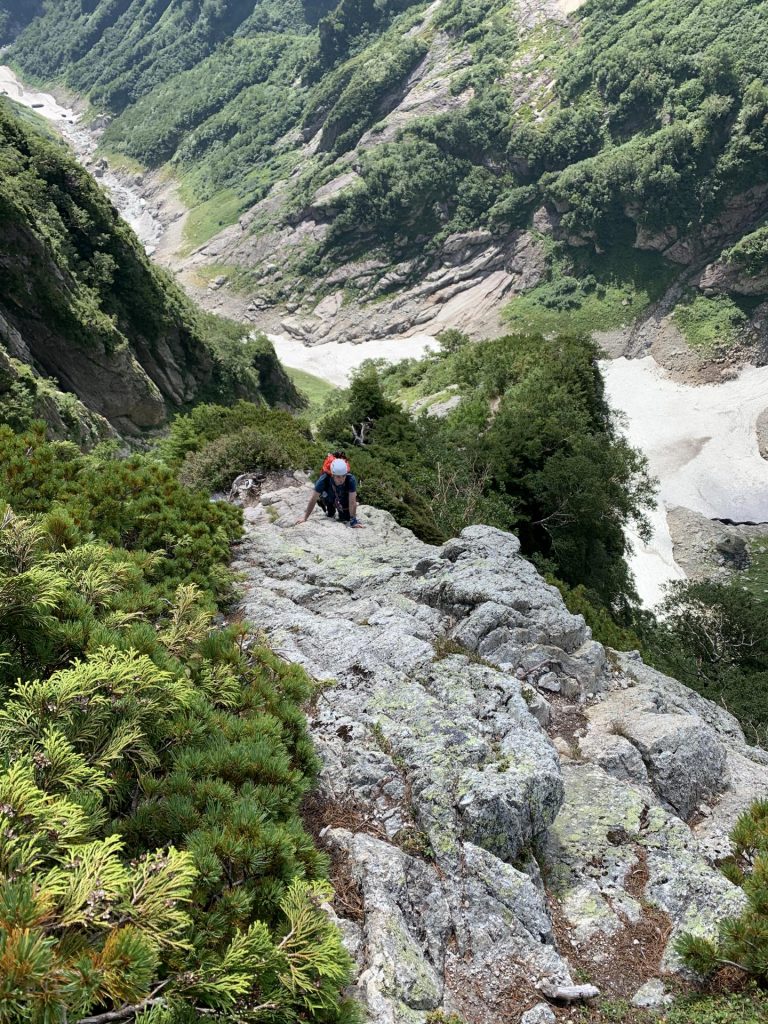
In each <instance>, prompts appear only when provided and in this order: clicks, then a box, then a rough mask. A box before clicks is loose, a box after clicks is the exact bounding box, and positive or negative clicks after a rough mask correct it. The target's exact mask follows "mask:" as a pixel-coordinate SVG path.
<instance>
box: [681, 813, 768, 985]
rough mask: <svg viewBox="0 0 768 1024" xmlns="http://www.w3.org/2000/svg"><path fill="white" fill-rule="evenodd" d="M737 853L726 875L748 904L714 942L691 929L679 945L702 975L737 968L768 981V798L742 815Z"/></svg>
mask: <svg viewBox="0 0 768 1024" xmlns="http://www.w3.org/2000/svg"><path fill="white" fill-rule="evenodd" d="M731 840H732V842H733V847H734V855H733V857H732V858H731V859H730V860H729V861H728V862H727V863H726V865H725V873H726V875H727V876H728V877H729V878H730V879H731V881H733V882H735V883H736V884H740V885H741V886H742V888H743V889H744V894H745V896H746V898H747V905H746V907H745V909H744V911H743V912H742V914H741V915H740V916H739V917H736V918H729V919H726V920H724V921H723V922H722V923H721V925H720V932H719V935H718V938H717V939H716V940H715V941H711V940H709V939H705V938H703V937H701V936H696V935H692V934H690V933H687V934H685V935H682V936H681V937H680V939H679V940H678V943H677V951H678V953H679V954H680V956H681V957H682V959H683V961H684V962H685V963H686V964H687V965H688V966H689V967H691V968H692V969H693V970H695V971H696V972H698V973H699V974H702V975H705V976H706V975H710V974H712V973H714V972H715V971H717V970H719V969H720V968H723V967H729V968H733V967H735V968H737V969H738V970H740V971H743V972H744V973H745V974H747V975H750V976H752V977H754V978H756V979H757V980H758V981H759V982H761V983H764V982H765V981H767V980H768V800H758V801H756V802H755V803H753V804H752V806H751V807H750V809H749V810H748V811H746V812H745V813H744V814H742V815H741V816H740V818H739V819H738V821H737V822H736V825H735V826H734V828H733V831H732V833H731Z"/></svg>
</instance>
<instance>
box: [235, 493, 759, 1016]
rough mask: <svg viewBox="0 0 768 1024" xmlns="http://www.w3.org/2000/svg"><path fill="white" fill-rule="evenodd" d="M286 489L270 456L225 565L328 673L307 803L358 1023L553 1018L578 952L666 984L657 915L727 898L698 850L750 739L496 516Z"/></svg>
mask: <svg viewBox="0 0 768 1024" xmlns="http://www.w3.org/2000/svg"><path fill="white" fill-rule="evenodd" d="M308 495H309V490H308V483H307V481H306V479H305V478H299V477H296V478H285V479H284V480H281V481H278V482H277V483H274V482H273V484H272V485H271V487H270V488H269V489H268V490H267V491H266V492H264V493H262V495H261V497H260V499H256V503H255V504H252V505H251V506H250V507H247V508H246V510H245V520H246V536H245V539H244V540H243V542H242V544H241V546H240V549H239V554H238V557H237V560H236V568H237V569H238V570H240V571H241V572H242V573H243V574H244V580H245V584H244V586H245V593H244V601H243V609H244V612H245V615H246V617H247V619H248V620H249V621H250V622H251V623H252V624H253V625H254V626H255V627H257V628H258V629H260V630H262V631H263V632H264V633H265V634H266V636H267V638H268V640H269V642H270V643H271V645H272V646H273V647H274V649H275V650H276V651H277V652H278V653H279V654H281V655H282V656H283V657H285V658H287V659H288V660H289V661H293V662H297V663H299V664H301V665H303V666H304V667H305V668H306V669H307V671H308V672H309V673H310V674H311V675H312V676H314V677H315V678H316V679H318V680H321V681H323V682H324V683H325V684H326V685H325V686H323V687H322V689H321V690H320V691H319V693H318V697H317V699H316V702H315V706H314V707H313V709H312V712H311V727H312V734H313V736H314V740H315V743H316V745H317V749H318V751H319V753H320V756H321V758H322V763H323V771H322V777H321V785H320V790H319V793H318V794H317V796H316V798H315V801H314V804H313V806H312V808H311V817H312V819H313V821H314V824H315V826H316V830H317V832H318V835H319V838H320V841H321V843H323V844H324V845H325V846H326V848H327V849H328V850H329V852H330V853H331V855H332V859H333V864H334V877H335V881H336V883H337V889H338V892H339V896H338V897H337V900H336V904H335V907H334V912H335V913H336V914H337V916H338V919H339V923H340V926H341V927H342V929H343V931H344V934H345V936H346V938H347V941H348V945H349V948H350V950H351V951H352V953H353V955H354V956H355V958H356V960H357V963H358V965H359V973H358V977H357V981H356V993H357V995H358V997H359V998H360V999H361V1000H362V1001H363V1002H364V1003H365V1005H366V1006H367V1007H368V1010H369V1013H370V1017H371V1019H372V1020H375V1021H376V1022H378V1024H401V1022H403V1024H404V1022H409V1024H410V1022H424V1021H425V1019H426V1015H427V1013H428V1012H429V1011H432V1010H435V1009H442V1010H443V1011H444V1012H446V1013H457V1014H459V1015H460V1016H461V1018H462V1020H465V1021H467V1022H468V1024H485V1022H487V1024H491V1022H494V1024H499V1022H507V1021H508V1022H514V1024H517V1022H518V1021H520V1020H525V1024H528V1021H530V1020H534V1019H541V1020H547V1019H552V1018H551V1017H548V1016H547V1010H546V1008H545V1007H543V1006H539V1004H540V1003H541V1001H542V996H541V994H540V990H539V988H537V986H542V985H543V986H544V987H546V984H547V982H548V981H549V982H554V983H563V984H568V983H571V982H572V981H573V979H574V977H578V978H580V979H582V978H583V977H584V975H585V974H586V976H587V977H588V978H589V980H590V981H593V982H595V983H597V984H598V985H599V986H600V987H601V989H602V990H603V992H604V993H605V994H607V995H611V996H622V997H634V998H636V1000H637V1002H638V1004H641V1003H646V1004H647V1003H649V1002H650V1003H654V1002H656V1003H658V1002H659V1001H661V1000H663V999H664V998H665V996H664V990H663V982H664V978H665V976H666V975H668V974H670V973H673V972H676V971H677V970H678V968H679V965H678V963H677V961H676V959H675V955H674V952H673V942H674V939H675V937H676V936H677V935H678V934H679V932H680V931H681V930H690V929H693V930H695V931H698V932H700V933H702V934H712V933H713V932H714V931H715V930H716V927H717V923H718V922H719V921H720V920H721V919H722V918H723V917H724V916H727V915H728V914H733V913H736V912H738V910H739V908H740V906H741V905H742V901H743V896H742V893H741V891H740V890H739V889H737V888H736V887H734V886H732V885H731V884H730V883H729V882H728V881H727V880H726V879H725V877H724V876H723V875H722V874H721V873H720V872H719V871H718V870H717V868H716V866H715V862H716V859H717V858H718V857H720V856H722V855H723V854H724V852H725V851H726V848H727V842H728V840H727V833H728V830H729V828H730V827H731V825H732V823H733V821H734V819H735V817H736V815H737V814H738V813H739V812H740V811H741V810H742V809H743V808H744V807H746V806H747V804H748V803H749V802H750V800H751V799H753V798H754V797H755V796H757V795H760V794H764V793H765V791H766V784H768V754H766V753H765V752H764V751H762V750H756V749H753V748H750V747H748V746H747V745H746V743H745V741H744V737H743V734H742V732H741V729H740V728H739V725H738V723H737V722H736V721H735V719H734V718H732V716H730V715H729V714H727V712H725V711H724V710H722V709H721V708H719V707H717V706H715V705H713V704H711V703H710V702H708V701H706V700H704V699H702V698H701V697H699V696H697V695H696V694H695V693H693V692H692V691H690V690H688V689H686V688H685V687H683V686H681V685H680V684H679V683H677V682H675V681H674V680H672V679H668V678H666V677H664V676H662V675H660V674H659V673H657V672H654V671H653V670H651V669H649V668H648V667H647V666H645V665H644V664H643V663H642V662H641V661H640V660H639V659H638V658H637V657H636V656H633V655H631V654H629V655H617V654H616V653H615V652H610V651H606V650H604V649H603V647H602V646H601V645H600V644H597V643H596V642H594V641H593V640H592V639H591V636H590V631H589V629H588V628H587V627H586V625H585V623H584V621H583V619H582V618H581V616H573V615H571V614H570V613H569V612H568V611H567V610H566V609H565V607H564V605H563V603H562V600H561V598H560V595H559V593H558V592H557V591H556V590H555V589H554V588H553V587H550V586H549V585H547V584H546V583H545V582H544V581H543V580H542V579H541V577H540V576H539V575H538V573H537V572H536V570H535V569H534V568H533V566H532V565H531V564H530V563H529V562H527V561H526V560H525V559H524V558H522V557H521V556H520V554H519V545H518V542H517V540H516V538H515V537H513V536H512V535H510V534H506V533H503V532H502V531H499V530H496V529H492V528H490V527H485V526H473V527H469V528H467V529H465V530H464V531H463V532H462V534H461V536H460V537H459V538H456V539H454V540H452V541H449V542H448V543H447V544H445V545H444V546H442V547H440V548H436V547H431V546H429V545H426V544H423V543H422V542H420V541H419V540H417V539H416V538H415V537H414V536H413V535H412V534H411V533H410V532H408V531H407V530H404V529H402V528H401V527H399V526H397V524H396V523H395V522H394V520H393V519H392V517H391V516H390V515H389V514H388V513H385V512H381V511H379V510H376V509H369V508H364V509H363V510H362V515H363V517H364V518H363V521H364V522H365V524H366V529H365V530H350V529H348V528H346V527H343V526H342V525H341V524H339V523H336V522H334V521H330V520H328V519H327V518H325V517H324V516H322V515H321V514H320V513H319V512H316V513H315V515H314V516H313V517H312V519H311V520H310V521H309V522H308V523H305V524H303V525H300V526H294V525H293V524H294V523H295V521H296V519H297V518H298V517H299V516H300V515H301V513H302V511H303V508H304V506H305V504H306V501H307V498H308ZM659 979H661V980H659ZM536 1006H538V1009H536V1011H535V1013H534V1014H533V1015H529V1016H528V1017H526V1018H524V1017H523V1015H524V1014H526V1013H528V1011H530V1010H531V1009H532V1008H534V1007H536Z"/></svg>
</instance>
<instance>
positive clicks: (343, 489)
mask: <svg viewBox="0 0 768 1024" xmlns="http://www.w3.org/2000/svg"><path fill="white" fill-rule="evenodd" d="M323 468H325V467H323ZM329 468H330V472H329V473H326V472H324V473H323V474H322V475H321V476H320V479H319V480H318V481H317V483H316V484H315V489H314V491H313V492H312V497H311V498H310V499H309V504H308V505H307V508H306V511H305V513H304V515H303V516H302V517H301V519H297V520H296V525H297V526H299V525H300V524H301V523H306V521H307V520H308V519H309V517H310V516H311V515H312V511H313V509H314V507H315V505H316V504H317V505H319V506H320V508H321V509H322V510H323V512H325V514H326V515H327V516H328V518H329V519H333V517H334V516H335V515H336V513H337V512H338V515H339V521H340V522H342V523H347V524H348V525H349V526H351V527H353V528H355V529H358V530H361V529H363V524H362V523H361V522H360V521H359V520H358V518H357V515H356V512H357V480H355V477H354V475H353V474H352V473H350V471H349V463H348V462H347V460H346V459H344V458H334V459H333V460H332V461H331V464H330V467H329Z"/></svg>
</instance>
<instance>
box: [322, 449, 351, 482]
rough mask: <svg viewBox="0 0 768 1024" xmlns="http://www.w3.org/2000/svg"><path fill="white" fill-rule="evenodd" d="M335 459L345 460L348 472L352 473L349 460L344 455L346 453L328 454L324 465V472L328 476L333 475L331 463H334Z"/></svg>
mask: <svg viewBox="0 0 768 1024" xmlns="http://www.w3.org/2000/svg"><path fill="white" fill-rule="evenodd" d="M334 459H344V461H345V462H346V464H347V472H348V473H351V472H352V467H351V466H350V464H349V459H348V458H347V456H346V455H345V454H344V452H328V454H327V455H326V457H325V462H324V463H323V472H324V473H327V474H328V476H330V475H331V463H332V462H333V460H334Z"/></svg>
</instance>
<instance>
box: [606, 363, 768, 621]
mask: <svg viewBox="0 0 768 1024" xmlns="http://www.w3.org/2000/svg"><path fill="white" fill-rule="evenodd" d="M601 369H602V371H603V376H604V377H605V384H606V392H607V396H608V400H609V402H610V404H611V405H612V406H613V408H614V409H616V410H618V411H620V412H622V413H624V414H625V422H624V430H625V433H626V436H627V437H628V438H629V440H630V441H631V443H632V444H633V445H635V447H637V448H640V449H641V450H642V451H643V452H644V453H645V455H646V456H647V457H648V462H649V464H650V469H651V473H652V474H653V475H654V476H656V477H658V479H659V482H660V487H659V494H658V499H659V503H658V505H657V507H656V509H655V510H654V512H653V515H652V516H651V520H652V524H653V530H654V533H653V537H652V538H651V541H650V543H649V544H647V545H646V544H643V542H642V541H641V540H640V539H639V538H638V537H637V536H634V537H633V538H632V547H633V557H632V559H631V567H632V570H633V571H634V573H635V577H636V580H637V588H638V592H639V594H640V597H641V599H642V601H643V604H645V605H646V606H648V607H653V606H654V605H655V604H657V603H658V601H659V600H660V599H661V598H662V597H663V592H664V586H665V584H667V583H668V582H669V581H670V580H674V579H683V578H684V574H683V572H682V570H681V569H680V567H679V566H678V565H677V564H676V563H675V561H674V558H673V557H672V538H671V536H670V533H669V526H668V525H667V515H666V510H667V509H668V508H674V507H676V506H683V507H684V508H689V509H692V510H693V511H694V512H699V513H701V514H702V515H705V516H708V517H709V518H711V519H732V520H734V522H758V523H759V522H765V521H768V462H766V461H765V460H764V459H762V458H761V457H760V453H759V451H758V447H757V430H756V421H757V417H758V415H759V414H760V413H761V412H762V411H763V409H765V408H766V407H767V406H768V366H762V367H754V366H748V367H746V368H745V369H744V370H743V371H742V372H741V374H740V375H739V376H738V377H737V378H736V379H735V380H731V381H726V382H724V383H722V384H706V385H701V386H697V387H693V386H687V385H685V384H677V383H675V381H673V380H671V379H670V378H669V377H668V376H667V375H666V373H665V372H664V370H662V369H661V367H660V366H659V365H658V364H657V363H656V361H655V360H654V359H653V358H651V357H650V356H648V357H647V358H645V359H624V358H621V359H614V360H610V361H605V362H602V363H601Z"/></svg>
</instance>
